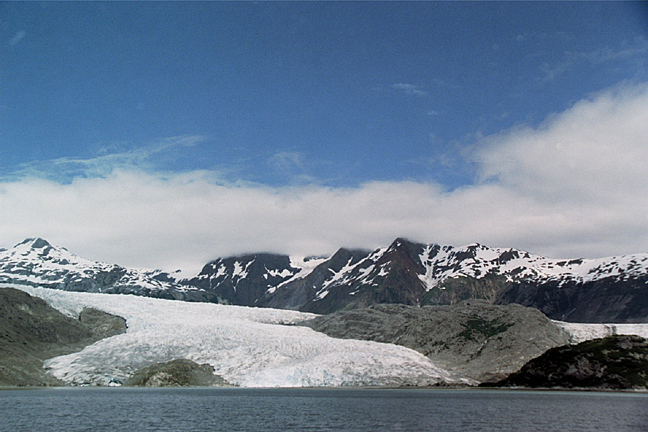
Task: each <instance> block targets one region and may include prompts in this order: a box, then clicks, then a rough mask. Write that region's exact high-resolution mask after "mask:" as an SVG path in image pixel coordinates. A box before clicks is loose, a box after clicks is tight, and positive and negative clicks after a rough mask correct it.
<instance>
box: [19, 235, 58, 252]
mask: <svg viewBox="0 0 648 432" xmlns="http://www.w3.org/2000/svg"><path fill="white" fill-rule="evenodd" d="M17 246H29V247H30V248H31V249H43V248H47V247H52V245H51V244H50V243H49V242H48V241H47V240H45V239H42V238H40V237H32V238H27V239H25V240H23V241H21V242H20V243H18V244H17V245H16V247H17Z"/></svg>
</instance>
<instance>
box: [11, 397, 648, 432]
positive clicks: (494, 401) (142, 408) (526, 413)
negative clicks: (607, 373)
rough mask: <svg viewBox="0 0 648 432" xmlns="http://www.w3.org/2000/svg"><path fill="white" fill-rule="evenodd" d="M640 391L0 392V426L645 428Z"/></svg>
mask: <svg viewBox="0 0 648 432" xmlns="http://www.w3.org/2000/svg"><path fill="white" fill-rule="evenodd" d="M645 430H648V394H637V393H604V392H555V391H544V392H539V391H506V390H413V389H412V390H410V389H408V390H389V389H238V388H225V389H223V388H189V389H132V388H129V389H126V388H58V389H35V390H31V389H30V390H4V391H0V431H35V432H38V431H70V432H74V431H254V432H260V431H273V432H274V431H371V432H381V431H417V432H419V431H645Z"/></svg>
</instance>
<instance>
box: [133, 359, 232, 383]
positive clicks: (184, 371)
mask: <svg viewBox="0 0 648 432" xmlns="http://www.w3.org/2000/svg"><path fill="white" fill-rule="evenodd" d="M124 385H125V386H133V387H187V386H191V387H214V386H228V385H229V384H228V383H227V381H225V380H224V379H223V378H222V377H220V376H218V375H214V368H213V367H211V366H210V365H208V364H198V363H195V362H193V361H191V360H185V359H176V360H172V361H170V362H166V363H156V364H154V365H151V366H148V367H145V368H143V369H140V370H138V371H136V372H135V373H134V374H133V375H132V376H131V377H130V378H129V379H128V380H126V382H125V383H124Z"/></svg>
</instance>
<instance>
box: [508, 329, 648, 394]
mask: <svg viewBox="0 0 648 432" xmlns="http://www.w3.org/2000/svg"><path fill="white" fill-rule="evenodd" d="M496 385H497V386H499V387H512V386H513V387H535V388H537V387H543V388H556V387H557V388H594V389H611V390H629V389H643V390H646V389H648V340H646V339H644V338H641V337H638V336H627V335H624V336H610V337H607V338H604V339H595V340H591V341H586V342H582V343H580V344H578V345H570V346H564V347H558V348H554V349H551V350H549V351H547V352H546V353H544V354H543V355H542V356H540V357H538V358H536V359H533V360H531V361H530V362H529V363H527V364H526V365H524V367H522V369H520V371H519V372H517V373H514V374H512V375H511V376H509V377H508V378H506V379H504V380H502V381H501V382H499V383H497V384H496Z"/></svg>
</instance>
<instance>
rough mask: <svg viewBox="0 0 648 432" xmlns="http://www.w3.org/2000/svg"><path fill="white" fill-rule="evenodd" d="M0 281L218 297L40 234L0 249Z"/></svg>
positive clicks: (151, 294)
mask: <svg viewBox="0 0 648 432" xmlns="http://www.w3.org/2000/svg"><path fill="white" fill-rule="evenodd" d="M0 283H5V284H19V285H30V286H41V287H46V288H53V289H60V290H64V291H83V292H101V293H110V294H135V295H142V296H148V297H158V298H167V299H176V300H188V301H216V302H217V301H218V299H217V298H216V296H214V295H213V294H209V293H206V292H204V291H202V290H200V289H198V288H196V287H193V286H187V285H180V284H177V283H175V282H173V281H169V280H168V278H166V275H164V274H160V273H159V272H144V271H138V270H134V269H127V268H124V267H121V266H118V265H116V264H106V263H102V262H96V261H90V260H86V259H83V258H80V257H78V256H76V255H74V254H72V253H70V252H69V251H68V250H67V249H65V248H62V247H56V246H52V245H51V244H50V243H48V242H47V241H46V240H43V239H40V238H35V239H27V240H25V241H23V242H21V243H19V244H17V245H16V246H14V247H13V248H11V249H4V250H0Z"/></svg>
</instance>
